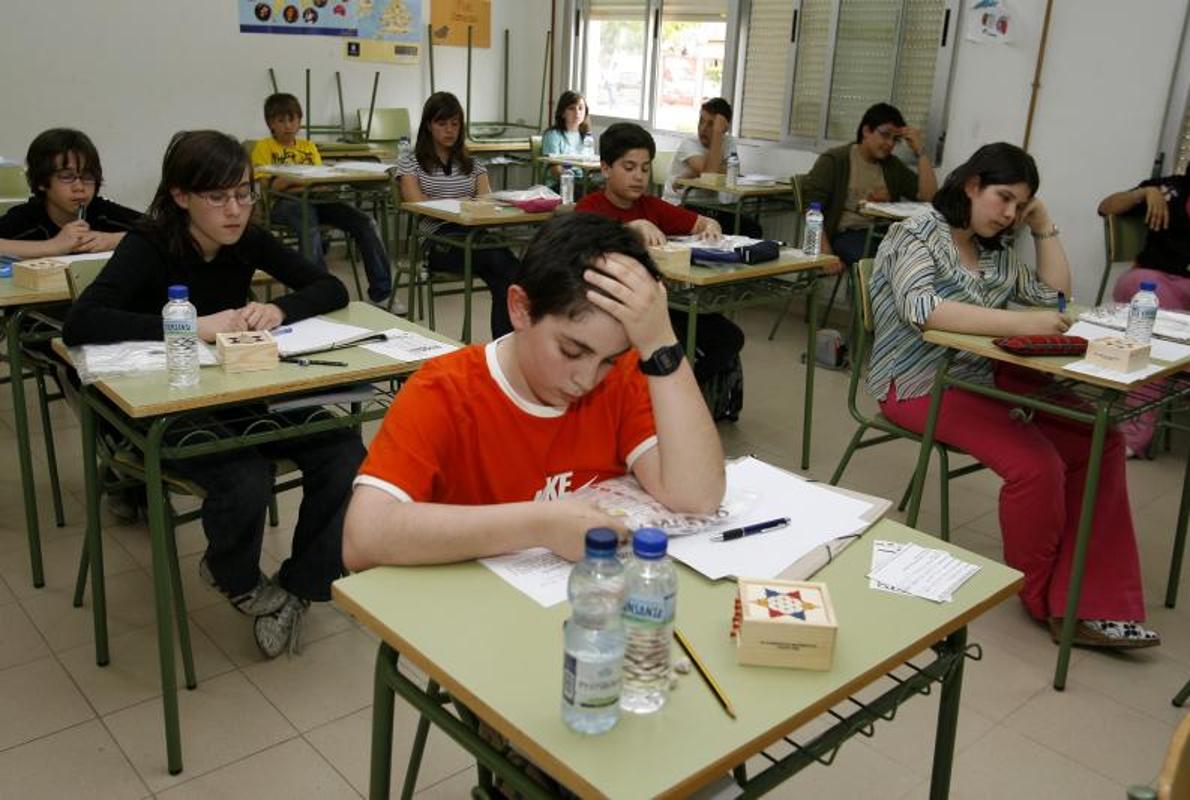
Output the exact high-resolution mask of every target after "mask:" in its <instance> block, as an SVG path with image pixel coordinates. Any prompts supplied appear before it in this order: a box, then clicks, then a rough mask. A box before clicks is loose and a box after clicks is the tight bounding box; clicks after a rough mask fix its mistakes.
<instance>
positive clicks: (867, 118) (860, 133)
mask: <svg viewBox="0 0 1190 800" xmlns="http://www.w3.org/2000/svg"><path fill="white" fill-rule="evenodd" d="M889 122H891V123H892V124H893V125H896V126H897V127H898V128H904V127H905V118H904V117H903V116H901V112H900V110H899V109H898V108H897V107H896V106H894V105H889V104H888V103H877V104H876V105H874V106H872V107H870V108H869V109H868V110H867V111H865V112H864V116H863V119H861V120H860V121H859V125H858V126H856V128H855V143H856V144H859V143H860V142H862V141H863V140H864V128H867V129H868V130H870V131H874V130H876V129H877V128H879V127H880V126H881V125H884V124H886V123H889Z"/></svg>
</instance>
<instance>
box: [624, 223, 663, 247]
mask: <svg viewBox="0 0 1190 800" xmlns="http://www.w3.org/2000/svg"><path fill="white" fill-rule="evenodd" d="M625 227H627V228H631V229H632V230H634V231H636V235H637V236H639V237H640V238H641V241H643V242H644V243H645V247H661V246H662V245H664V244H665V242H666V241H667V240H666V238H665V234H664V233H662V232H661V229H660V228H658V227H657V226H656V225H654V224H653V223H651V222H649V221H648V220H647V219H634V220H632V222H629V223H627V224H626V225H625Z"/></svg>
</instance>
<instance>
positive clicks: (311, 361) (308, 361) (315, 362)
mask: <svg viewBox="0 0 1190 800" xmlns="http://www.w3.org/2000/svg"><path fill="white" fill-rule="evenodd" d="M281 360H282V361H288V362H289V363H290V364H297V365H298V366H299V367H345V366H347V362H346V361H321V360H319V359H317V358H283V359H281Z"/></svg>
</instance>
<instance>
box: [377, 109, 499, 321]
mask: <svg viewBox="0 0 1190 800" xmlns="http://www.w3.org/2000/svg"><path fill="white" fill-rule="evenodd" d="M464 129H465V126H464V124H463V107H462V106H461V105H460V104H459V100H458V98H457V97H455V96H454V95H453V94H451V93H450V92H435V93H434V94H432V95H430V97H429V99H428V100H426V104H425V106H423V107H422V112H421V124H420V125H419V126H418V128H417V144H416V145H415V146H414V150H413V153H412V154H410V155H406V156H405V157H404V158H402V159H401V160H400V161H399V162H397V180H399V181H400V186H401V198H402V199H403V200H404V201H406V202H410V203H416V202H421V201H423V200H470V199H473V198H475V197H477V196H479V195H483V194H488V193H489V192H491V191H492V187H491V185H490V184H489V183H488V171H487V169H486V168H485V167H484V166H483V165H482V164H480V163H479V162H477V161H475V159H473V158H472V157H471V155H470V154H469V153H468V152H467V145H466V143H465V142H464V138H465V137H464V135H463V131H464ZM418 232H419V233H420V234H421V235H422V236H427V235H429V234H431V233H433V234H436V235H439V236H443V235H445V236H450V237H452V238H458V239H463V238H464V237H466V235H467V233H468V230H467V229H466V228H464V227H463V226H461V225H455V224H454V223H450V222H442V221H441V220H436V219H432V218H430V217H422V218H421V221H420V223H419V225H418ZM426 247H427V250H428V256H429V258H428V261H429V266H430V269H431V270H433V271H435V272H462V271H463V250H462V248H461V247H453V246H451V245H447V244H442V243H438V242H427V243H426ZM471 268H472V270H474V272H475V274H476V275H478V276H479V277H480V278H482V279H483V282H484V283H486V284H487V286H488V289H489V290H491V293H492V315H491V325H492V338H493V339H496V338H499V337H500V336H503V335H504V334H506V333H509V332H511V331H512V323H511V322H510V321H509V318H508V300H507V295H508V287H509V286H510V285H511V284H512V282H513V279H514V278H515V277H516V273H517V270H518V269H519V268H520V262H519V261H518V260H517V258H516V256H514V255H513V254H512V251H511V250H509V249H508V248H507V247H501V248H494V249H486V250H473V251H472V254H471Z"/></svg>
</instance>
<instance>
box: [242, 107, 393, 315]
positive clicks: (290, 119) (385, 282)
mask: <svg viewBox="0 0 1190 800" xmlns="http://www.w3.org/2000/svg"><path fill="white" fill-rule="evenodd" d="M264 119H265V122H266V123H268V126H269V132H270V133H271V134H272V135H271V136H270V137H269V138H267V139H260V140H259V141H257V142H256V146H255V147H253V148H252V165H253V166H256V167H260V166H266V165H276V164H288V165H293V164H297V165H309V166H317V165H319V164H321V163H322V158H321V157H320V156H319V155H318V148H317V147H316V146H315V145H314V143H313V142H311V141H310V140H309V139H299V138H298V136H297V134H298V131H299V130H300V129H301V127H302V105H301V103H299V102H298V99H297V98H296V97H294V96H293V95H291V94H285V93H278V94H273V95H269V97H268V99H266V100H265V101H264ZM273 188H274V189H276V190H278V191H286V190H287V189H288V188H289V182H287V181H286V180H285V179H284V178H280V177H278V178H274V179H273ZM271 217H272V221H273V222H275V223H277V224H279V225H284V226H285V227H287V228H289V229H290V230H292V231H293V232H294V233H295V234H297V236H298V237H299V238H300V239H301V240H302V249H303V251H304V252H307V253H311V254H313V257H314V259H315V261H316V262H317V264H318V265H319V266H321V267H322V268H323V269H325V268H326V261H325V259H324V258H323V254H322V237H321V236H320V235H319V232H318V226H319V225H320V224H322V225H330V226H331V227H334V228H338V229H339V230H341V231H343V232H344V233H346V234H347V235H348V236H350V237H351V238H352V239H354V240H355V243H356V245H357V246H358V247H359V250H360V255H361V256H362V257H363V260H364V271H365V272H366V273H367V275H368V297H369V299H371V300H372V302H373V303H376V304H381V303H386V302H387V301H388V296H389V295H390V294H392V275H391V272H390V270H389V260H388V253H386V252H385V250H384V243H383V242H382V241H381V240H380V233H379V230H378V229H377V227H376V222H375V220H373V219H372V218H371V217H369V216H368V215H367V214H365V213H364V212H362V211H360V210H359V209H358V208H355V207H353V206H350V205H347V204H346V203H338V202H334V203H311V204H310V209H309V216H308V218H307V219H308V228H307V230H302V208H301V204H300V203H299V202H298V201H297V200H292V199H289V198H281V199H279V200H277V201H276V202H275V203H274V204H273V209H272V214H271ZM398 306H399V304H398V303H394V304H393V310H394V311H396V312H397V313H399V314H400V313H404V309H403V308H399V307H398Z"/></svg>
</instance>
